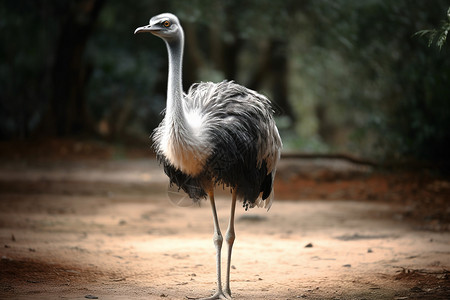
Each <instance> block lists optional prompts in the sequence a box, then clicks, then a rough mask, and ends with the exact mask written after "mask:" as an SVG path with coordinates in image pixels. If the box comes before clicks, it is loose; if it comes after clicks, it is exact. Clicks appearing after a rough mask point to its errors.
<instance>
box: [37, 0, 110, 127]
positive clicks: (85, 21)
mask: <svg viewBox="0 0 450 300" xmlns="http://www.w3.org/2000/svg"><path fill="white" fill-rule="evenodd" d="M103 3H104V0H80V1H71V2H70V4H69V7H68V12H67V16H66V18H62V20H63V22H62V26H61V33H60V37H59V39H58V44H57V49H56V55H55V62H54V66H53V69H52V89H53V94H52V96H51V99H50V107H49V111H48V113H47V118H45V119H44V122H46V125H44V130H45V131H46V133H47V134H51V135H57V136H69V135H78V134H85V133H92V132H93V124H92V121H91V118H90V116H89V113H88V110H87V107H86V99H85V87H86V83H87V81H88V78H89V74H90V71H91V70H92V68H91V67H90V66H89V65H88V64H86V62H85V61H84V52H85V49H86V43H87V41H88V38H89V36H90V34H91V33H92V30H93V27H94V24H95V21H96V20H97V18H98V15H99V13H100V10H101V8H102V6H103Z"/></svg>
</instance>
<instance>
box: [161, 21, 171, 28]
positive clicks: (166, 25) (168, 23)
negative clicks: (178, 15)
mask: <svg viewBox="0 0 450 300" xmlns="http://www.w3.org/2000/svg"><path fill="white" fill-rule="evenodd" d="M162 24H163V26H164V27H169V26H170V22H169V21H167V20H166V21H164V22H163V23H162Z"/></svg>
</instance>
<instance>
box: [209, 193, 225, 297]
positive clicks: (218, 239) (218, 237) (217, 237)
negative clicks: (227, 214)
mask: <svg viewBox="0 0 450 300" xmlns="http://www.w3.org/2000/svg"><path fill="white" fill-rule="evenodd" d="M208 194H209V200H210V202H211V209H212V214H213V219H214V236H213V241H214V246H215V247H216V272H217V292H216V293H215V294H214V295H212V296H211V297H209V298H202V300H215V299H225V300H227V299H231V297H230V296H228V295H225V294H224V293H223V291H222V279H221V272H222V271H221V254H220V253H221V250H222V243H223V237H222V233H221V232H220V226H219V219H218V218H217V211H216V203H215V201H214V190H211V191H209V192H208Z"/></svg>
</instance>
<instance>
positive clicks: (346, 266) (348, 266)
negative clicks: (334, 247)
mask: <svg viewBox="0 0 450 300" xmlns="http://www.w3.org/2000/svg"><path fill="white" fill-rule="evenodd" d="M343 267H344V268H351V267H352V265H351V264H345V265H343Z"/></svg>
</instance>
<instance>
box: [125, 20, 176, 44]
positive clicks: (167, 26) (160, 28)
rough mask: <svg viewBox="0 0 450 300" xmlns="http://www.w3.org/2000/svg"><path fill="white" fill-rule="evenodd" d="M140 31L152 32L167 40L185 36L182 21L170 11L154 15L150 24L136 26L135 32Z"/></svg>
mask: <svg viewBox="0 0 450 300" xmlns="http://www.w3.org/2000/svg"><path fill="white" fill-rule="evenodd" d="M140 32H150V33H152V34H154V35H156V36H159V37H160V38H162V39H163V40H165V41H167V42H170V41H173V40H180V39H182V37H183V29H182V28H181V25H180V21H179V20H178V18H177V17H176V16H175V15H173V14H170V13H164V14H160V15H157V16H154V17H153V18H151V19H150V22H149V24H148V25H146V26H142V27H139V28H136V30H135V31H134V33H135V34H136V33H140Z"/></svg>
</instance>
